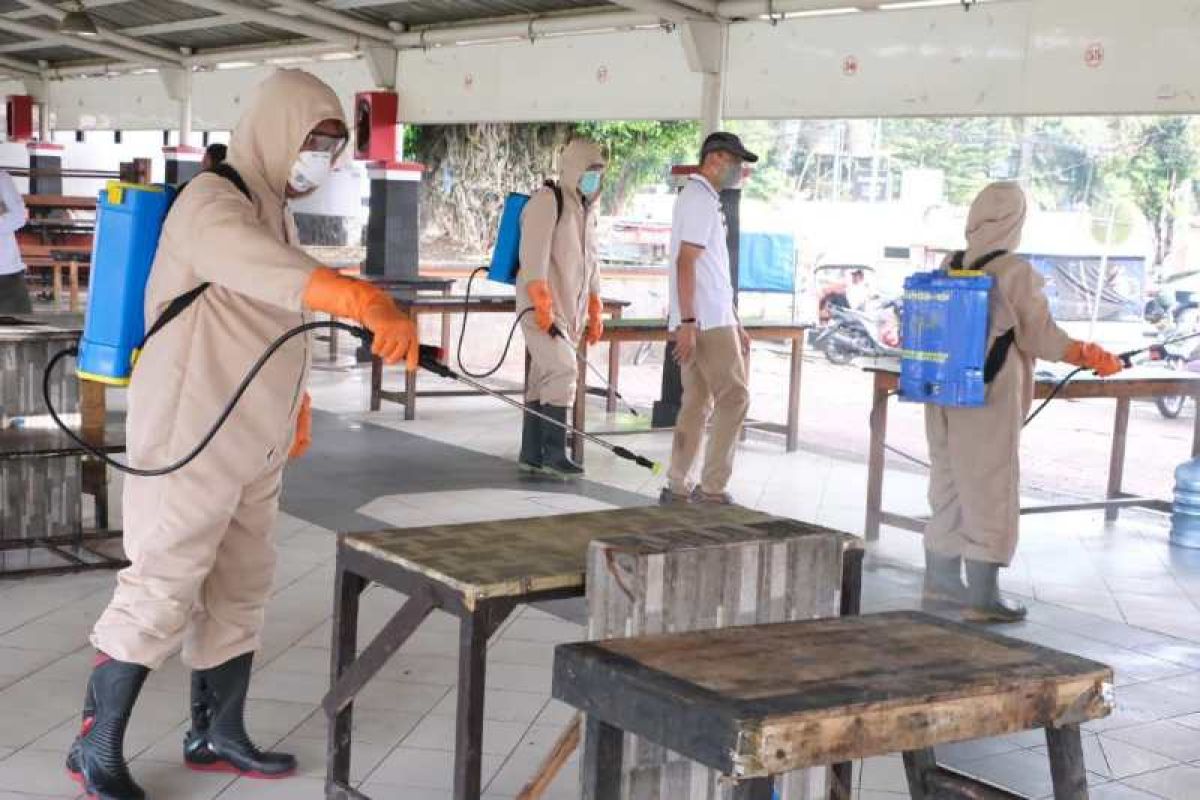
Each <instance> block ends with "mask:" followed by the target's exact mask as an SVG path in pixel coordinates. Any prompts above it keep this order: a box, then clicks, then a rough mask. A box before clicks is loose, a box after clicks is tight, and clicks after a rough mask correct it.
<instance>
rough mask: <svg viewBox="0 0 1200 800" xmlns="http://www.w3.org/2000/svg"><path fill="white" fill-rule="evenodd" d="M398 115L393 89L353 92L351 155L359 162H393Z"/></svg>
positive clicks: (396, 99) (396, 100)
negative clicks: (352, 149) (390, 90)
mask: <svg viewBox="0 0 1200 800" xmlns="http://www.w3.org/2000/svg"><path fill="white" fill-rule="evenodd" d="M399 115H400V98H399V96H398V95H397V94H396V93H395V92H359V93H358V94H356V95H355V96H354V157H355V158H356V159H358V160H360V161H388V162H390V161H395V160H396V123H397V122H398V119H399Z"/></svg>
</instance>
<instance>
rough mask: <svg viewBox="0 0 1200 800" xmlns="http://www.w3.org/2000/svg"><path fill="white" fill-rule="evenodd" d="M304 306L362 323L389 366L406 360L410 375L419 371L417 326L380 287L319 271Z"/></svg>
mask: <svg viewBox="0 0 1200 800" xmlns="http://www.w3.org/2000/svg"><path fill="white" fill-rule="evenodd" d="M304 305H305V307H306V308H309V309H311V310H313V311H323V312H325V313H327V314H332V315H333V316H335V317H345V318H347V319H352V320H355V321H357V322H359V323H361V324H362V325H363V326H364V327H365V328H366V329H367V330H369V331H370V332H371V333H372V334H373V335H374V337H375V340H374V342H372V344H371V352H372V353H374V354H375V355H377V356H379V357H380V358H381V359H383V361H384V363H386V364H395V363H397V362H398V361H400V359H402V358H403V359H406V360H407V362H408V363H407V365H406V366H407V367H408V371H409V372H414V371H416V369H417V359H418V358H419V357H420V347H421V341H420V339H419V337H418V336H417V326H416V325H414V324H413V321H412V320H411V319H409V318H408V317H406V316H405V315H404V314H402V313H400V309H398V308H396V301H394V300H392V298H391V297H389V296H388V294H387V292H385V291H383V290H382V289H380V288H379V287H378V286H372V285H371V284H369V283H367V282H366V281H360V280H356V279H354V278H344V277H342V276H341V275H339V274H337V273H336V272H334V271H333V270H331V269H327V268H326V267H318V268H317V269H316V270H314V271H313V274H312V277H311V278H310V279H309V281H308V288H306V289H305V290H304Z"/></svg>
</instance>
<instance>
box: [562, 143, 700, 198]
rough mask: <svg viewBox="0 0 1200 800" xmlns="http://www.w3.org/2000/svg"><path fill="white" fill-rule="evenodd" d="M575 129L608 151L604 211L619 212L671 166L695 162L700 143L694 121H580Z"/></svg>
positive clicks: (664, 175)
mask: <svg viewBox="0 0 1200 800" xmlns="http://www.w3.org/2000/svg"><path fill="white" fill-rule="evenodd" d="M575 132H576V133H577V134H579V135H582V136H587V137H589V138H591V139H594V140H595V141H597V142H599V143H600V144H601V145H603V146H604V147H605V149H606V150H607V151H608V171H607V175H606V176H605V181H604V183H605V188H604V194H603V196H602V202H601V210H602V212H603V213H605V214H613V213H620V211H621V210H622V209H623V208H624V207H625V204H626V203H627V202H628V201H629V199H630V198H632V197H633V195H635V194H636V193H637V192H638V191H640V190H641V189H643V188H645V187H646V186H648V185H650V184H654V183H658V182H661V181H662V180H663V179H664V178H665V177H666V175H667V171H668V170H669V169H670V168H671V166H672V165H674V164H677V163H685V162H686V163H691V162H694V161H695V159H696V151H697V150H699V146H700V127H699V125H697V124H696V123H694V122H583V123H580V124H578V125H576V126H575Z"/></svg>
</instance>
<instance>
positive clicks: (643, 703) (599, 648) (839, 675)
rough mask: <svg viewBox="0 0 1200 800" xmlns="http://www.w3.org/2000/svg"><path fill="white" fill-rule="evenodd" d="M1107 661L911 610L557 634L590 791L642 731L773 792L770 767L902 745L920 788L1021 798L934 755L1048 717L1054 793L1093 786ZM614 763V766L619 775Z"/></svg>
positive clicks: (1068, 799) (757, 789)
mask: <svg viewBox="0 0 1200 800" xmlns="http://www.w3.org/2000/svg"><path fill="white" fill-rule="evenodd" d="M1112 679H1113V675H1112V670H1111V669H1110V668H1108V667H1107V666H1105V665H1103V664H1099V663H1096V662H1094V661H1089V660H1087V659H1084V658H1079V657H1078V656H1073V655H1069V654H1067V653H1061V652H1058V651H1056V650H1051V649H1049V648H1046V647H1041V646H1039V645H1035V644H1029V643H1027V642H1021V641H1017V640H1015V639H1009V638H1007V637H1003V636H999V635H997V634H994V633H990V632H988V631H985V630H981V629H979V628H974V627H968V626H966V625H962V624H959V623H954V622H948V621H945V620H941V619H938V618H935V617H931V616H927V615H924V614H921V613H918V612H911V611H901V612H893V613H887V614H869V615H866V616H859V617H841V618H836V619H821V620H813V621H807V622H789V623H783V624H779V625H756V626H748V627H739V628H723V629H720V630H714V631H704V632H698V633H685V634H669V635H662V636H643V637H637V638H631V639H613V640H609V641H604V642H584V643H580V644H569V645H560V646H559V647H558V648H557V649H556V650H555V659H554V696H555V698H557V699H559V700H562V701H564V702H566V703H569V704H570V705H572V706H575V707H576V708H578V709H580V710H582V711H585V712H586V713H587V714H588V736H587V741H586V744H585V750H584V754H583V766H582V768H583V782H584V795H583V796H584V797H586V798H590V799H592V800H617V798H619V797H620V789H621V787H620V782H619V776H620V769H619V767H620V765H621V759H622V752H621V746H620V743H621V735H622V733H623V732H629V733H634V734H637V735H638V736H642V737H645V738H647V739H649V740H650V741H652V742H654V743H656V744H659V745H662V746H663V747H666V748H668V749H670V750H671V751H674V752H676V753H679V754H680V755H682V756H685V757H687V758H690V759H692V760H694V761H698V762H699V763H701V764H704V765H705V766H708V767H710V768H712V769H716V770H718V771H721V772H723V773H724V774H725V775H726V776H729V777H730V778H732V779H734V780H736V781H737V783H736V788H735V789H734V793H733V796H734V798H736V799H737V800H770V798H771V796H772V788H773V787H772V784H773V782H774V781H773V776H776V775H781V774H783V773H786V772H790V771H792V770H796V769H801V768H804V767H815V766H822V765H827V764H832V763H836V762H844V761H853V760H856V759H860V758H867V757H870V756H878V755H885V754H888V753H896V752H902V753H903V754H904V764H905V768H906V772H907V777H908V785H909V792H910V795H911V796H912V797H913V798H914V799H915V800H925V798H929V799H930V800H933V798H942V797H972V798H1015V797H1018V795H1015V794H1013V793H1011V792H1007V791H1002V790H999V789H995V788H991V787H987V786H985V785H984V784H981V783H980V782H978V781H976V780H974V779H972V778H969V777H967V776H965V775H961V774H959V773H957V772H953V771H951V770H949V769H947V768H945V767H940V766H938V765H937V763H936V761H935V759H934V752H933V748H934V746H936V745H940V744H947V743H949V742H957V741H967V740H971V739H982V738H987V737H992V736H1001V735H1005V734H1010V733H1016V732H1020V731H1025V730H1031V729H1035V728H1045V730H1046V739H1047V743H1048V745H1049V758H1050V770H1051V774H1052V776H1053V782H1054V797H1055V798H1056V800H1085V798H1087V796H1088V795H1087V775H1086V773H1085V771H1084V763H1083V750H1082V747H1081V741H1080V734H1079V725H1080V724H1081V723H1083V722H1087V721H1089V720H1093V719H1098V718H1100V717H1104V716H1107V715H1108V714H1109V713H1110V712H1111V710H1112ZM613 776H618V780H613Z"/></svg>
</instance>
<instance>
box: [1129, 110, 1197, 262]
mask: <svg viewBox="0 0 1200 800" xmlns="http://www.w3.org/2000/svg"><path fill="white" fill-rule="evenodd" d="M1115 129H1116V133H1117V137H1118V141H1119V144H1118V147H1117V149H1116V152H1115V153H1114V155H1113V156H1112V157H1111V158H1110V159H1109V161H1108V164H1107V165H1106V179H1107V181H1108V183H1109V185H1110V193H1112V194H1114V195H1115V194H1119V193H1121V190H1122V189H1124V190H1126V191H1128V194H1129V196H1130V198H1131V199H1132V200H1133V201H1134V202H1135V203H1136V204H1137V206H1138V208H1140V209H1141V211H1142V213H1143V214H1145V216H1146V220H1147V221H1148V222H1149V223H1150V226H1151V228H1152V229H1153V231H1154V244H1155V251H1154V263H1155V265H1156V266H1157V265H1161V264H1162V263H1163V260H1164V259H1165V258H1166V257H1167V254H1168V253H1170V251H1171V245H1172V243H1173V242H1172V239H1173V233H1174V230H1175V218H1176V216H1177V215H1178V213H1179V204H1180V202H1181V201H1183V200H1184V199H1185V196H1186V191H1187V189H1189V188H1190V186H1191V181H1192V175H1193V173H1194V172H1195V171H1196V167H1197V166H1198V162H1200V159H1198V158H1197V150H1196V145H1197V142H1196V127H1195V124H1194V123H1193V121H1192V118H1191V117H1144V118H1137V117H1135V118H1123V119H1121V120H1118V121H1117V122H1116V124H1115Z"/></svg>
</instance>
